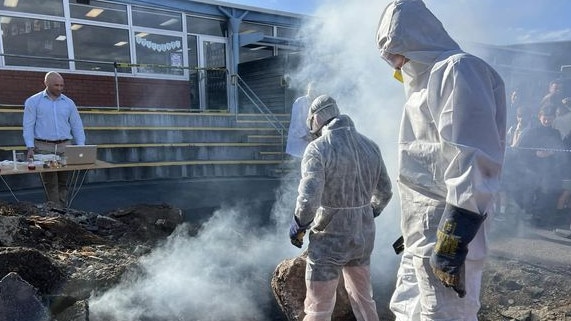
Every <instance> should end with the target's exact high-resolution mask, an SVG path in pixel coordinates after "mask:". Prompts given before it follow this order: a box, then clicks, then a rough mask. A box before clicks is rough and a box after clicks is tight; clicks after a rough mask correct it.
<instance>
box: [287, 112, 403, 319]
mask: <svg viewBox="0 0 571 321" xmlns="http://www.w3.org/2000/svg"><path fill="white" fill-rule="evenodd" d="M321 133H322V135H321V136H320V137H319V138H317V139H316V140H314V141H312V142H311V143H310V144H309V145H308V147H307V148H306V150H305V153H304V155H303V160H302V179H301V181H300V184H299V189H298V192H299V194H298V198H297V203H296V209H295V216H296V220H297V221H298V222H299V223H300V225H308V224H310V223H311V222H313V224H312V226H311V229H310V233H309V245H308V249H307V253H308V256H307V269H306V285H307V288H308V292H307V296H306V300H305V312H306V315H307V316H306V318H305V319H304V320H306V321H307V320H330V316H331V313H332V312H333V307H334V306H335V289H336V287H337V282H338V278H339V275H340V272H341V271H343V274H344V277H345V286H346V287H347V288H348V293H349V294H350V300H351V305H352V307H353V312H354V314H355V316H356V317H357V320H377V318H378V317H377V313H376V307H375V302H374V301H373V300H372V286H371V283H370V274H369V262H370V256H371V252H372V250H373V245H374V239H375V223H374V216H376V215H378V214H380V213H381V211H382V210H383V208H384V207H385V206H386V205H387V203H388V202H389V200H390V199H391V197H392V192H391V182H390V179H389V177H388V175H387V171H386V168H385V165H384V162H383V159H382V156H381V151H380V149H379V148H378V146H377V145H376V144H375V143H374V142H373V141H371V140H370V139H368V138H366V137H365V136H363V135H361V134H359V133H358V132H357V131H356V130H355V127H354V125H353V122H352V120H351V119H350V118H349V117H348V116H346V115H339V116H337V117H336V118H333V120H331V121H330V122H329V123H328V124H326V125H325V126H324V127H323V128H322V129H321Z"/></svg>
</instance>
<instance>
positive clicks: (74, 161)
mask: <svg viewBox="0 0 571 321" xmlns="http://www.w3.org/2000/svg"><path fill="white" fill-rule="evenodd" d="M64 156H66V157H67V165H86V164H95V160H97V145H67V146H65V153H64Z"/></svg>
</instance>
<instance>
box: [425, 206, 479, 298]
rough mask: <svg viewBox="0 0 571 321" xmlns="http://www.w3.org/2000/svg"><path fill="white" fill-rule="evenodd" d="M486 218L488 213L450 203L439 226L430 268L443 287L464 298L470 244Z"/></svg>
mask: <svg viewBox="0 0 571 321" xmlns="http://www.w3.org/2000/svg"><path fill="white" fill-rule="evenodd" d="M485 219H486V215H485V214H484V215H480V214H478V213H474V212H471V211H468V210H465V209H462V208H459V207H456V206H452V205H450V204H446V208H445V209H444V213H443V214H442V218H441V219H440V224H439V225H438V231H437V234H436V244H435V246H434V251H433V252H432V255H431V256H430V266H431V267H432V271H433V272H434V274H435V275H436V277H437V278H438V279H439V280H440V281H441V282H442V284H444V286H446V287H451V288H452V289H453V290H454V291H456V293H457V294H458V296H459V297H461V298H462V297H464V296H465V295H466V289H465V285H464V262H465V260H466V256H467V255H468V244H469V243H470V242H471V241H472V240H473V239H474V236H476V233H477V232H478V229H480V225H482V222H483V221H484V220H485Z"/></svg>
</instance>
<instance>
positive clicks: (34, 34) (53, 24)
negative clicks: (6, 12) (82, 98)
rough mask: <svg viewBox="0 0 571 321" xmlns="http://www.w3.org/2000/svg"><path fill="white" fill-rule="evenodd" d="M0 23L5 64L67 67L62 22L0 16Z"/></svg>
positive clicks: (64, 34) (65, 43) (63, 25)
mask: <svg viewBox="0 0 571 321" xmlns="http://www.w3.org/2000/svg"><path fill="white" fill-rule="evenodd" d="M0 24H1V25H2V42H3V44H4V53H5V54H6V56H5V62H6V65H9V66H10V65H11V66H14V65H16V66H34V67H49V68H66V69H67V68H69V62H68V60H67V59H68V56H67V42H66V33H65V24H64V22H63V21H50V20H41V19H30V18H16V17H8V16H1V17H0ZM11 55H15V56H11ZM33 57H45V58H41V59H37V58H33Z"/></svg>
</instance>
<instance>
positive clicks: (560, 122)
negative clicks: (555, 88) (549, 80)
mask: <svg viewBox="0 0 571 321" xmlns="http://www.w3.org/2000/svg"><path fill="white" fill-rule="evenodd" d="M570 111H571V98H570V97H566V98H563V99H562V100H561V104H560V105H558V106H557V113H556V115H555V116H556V117H555V119H554V120H553V128H555V129H557V130H558V131H559V133H560V134H561V139H563V140H564V141H570V140H571V112H570ZM566 145H569V144H566Z"/></svg>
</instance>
